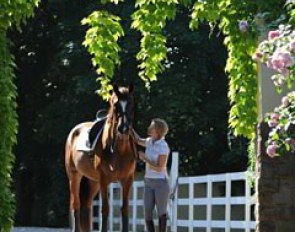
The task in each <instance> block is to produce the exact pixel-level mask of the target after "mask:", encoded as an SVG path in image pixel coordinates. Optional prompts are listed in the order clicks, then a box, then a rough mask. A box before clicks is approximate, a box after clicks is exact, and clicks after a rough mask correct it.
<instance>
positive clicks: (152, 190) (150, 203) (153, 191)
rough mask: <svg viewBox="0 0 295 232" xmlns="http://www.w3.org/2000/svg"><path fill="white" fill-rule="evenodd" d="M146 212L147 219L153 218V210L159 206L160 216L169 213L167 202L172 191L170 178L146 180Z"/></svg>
mask: <svg viewBox="0 0 295 232" xmlns="http://www.w3.org/2000/svg"><path fill="white" fill-rule="evenodd" d="M144 183H145V185H144V212H145V219H146V220H152V219H153V211H154V209H155V206H156V208H157V213H158V217H161V216H162V215H164V214H167V203H168V198H169V193H170V186H169V183H168V179H151V178H146V179H145V180H144Z"/></svg>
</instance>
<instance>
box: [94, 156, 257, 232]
mask: <svg viewBox="0 0 295 232" xmlns="http://www.w3.org/2000/svg"><path fill="white" fill-rule="evenodd" d="M170 173H171V174H170V177H171V178H170V181H171V183H170V185H171V189H172V192H173V193H174V194H173V195H174V197H173V198H172V199H171V200H170V202H169V205H168V209H167V211H168V215H169V221H168V225H169V226H170V231H172V232H182V231H188V232H194V231H204V232H217V231H218V232H232V231H244V232H250V231H254V229H255V226H256V224H255V221H254V219H253V209H254V204H255V197H254V196H253V195H252V194H251V192H252V191H251V186H250V185H249V183H248V181H247V177H246V174H245V173H244V172H237V173H226V174H216V175H207V176H196V177H179V178H178V153H177V152H173V153H172V166H171V171H170ZM143 188H144V182H143V181H135V182H134V183H133V187H132V192H131V194H130V198H131V199H130V200H129V205H130V208H129V214H130V221H129V223H130V230H132V231H134V232H140V231H144V215H143ZM109 199H110V217H109V231H112V232H113V231H120V205H121V190H120V185H119V184H118V183H112V184H111V185H110V188H109ZM100 205H101V201H99V200H96V201H94V204H93V207H94V225H93V226H94V229H98V225H101V223H100V222H101V215H100V214H99V213H98V208H99V206H100Z"/></svg>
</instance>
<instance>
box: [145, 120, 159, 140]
mask: <svg viewBox="0 0 295 232" xmlns="http://www.w3.org/2000/svg"><path fill="white" fill-rule="evenodd" d="M148 135H149V136H151V137H152V139H160V135H159V133H158V131H157V130H156V128H155V125H154V123H153V122H152V123H151V125H150V126H149V127H148Z"/></svg>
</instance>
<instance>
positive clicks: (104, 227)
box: [101, 215, 108, 232]
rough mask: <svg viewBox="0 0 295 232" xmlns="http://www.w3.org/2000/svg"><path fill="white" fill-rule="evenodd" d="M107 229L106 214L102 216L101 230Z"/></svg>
mask: <svg viewBox="0 0 295 232" xmlns="http://www.w3.org/2000/svg"><path fill="white" fill-rule="evenodd" d="M107 231H108V216H104V215H103V216H102V224H101V232H107Z"/></svg>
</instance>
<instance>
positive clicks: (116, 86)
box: [113, 84, 120, 96]
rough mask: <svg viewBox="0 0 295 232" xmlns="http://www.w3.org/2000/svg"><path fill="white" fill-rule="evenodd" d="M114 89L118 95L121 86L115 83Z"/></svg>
mask: <svg viewBox="0 0 295 232" xmlns="http://www.w3.org/2000/svg"><path fill="white" fill-rule="evenodd" d="M113 90H114V92H115V94H116V95H117V96H119V95H120V91H119V86H118V85H117V84H114V85H113Z"/></svg>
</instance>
